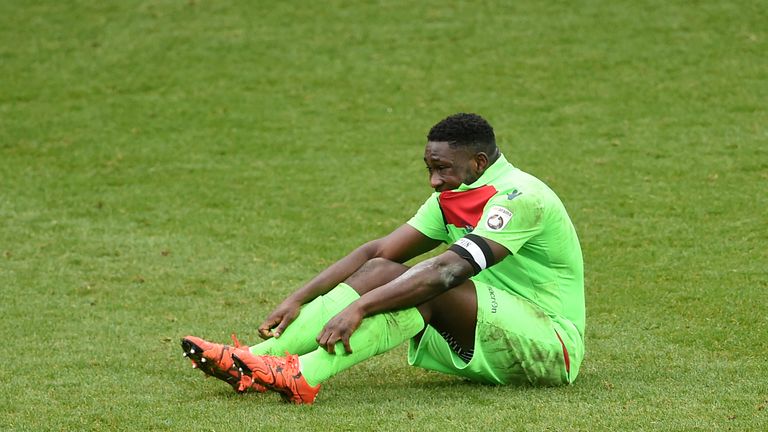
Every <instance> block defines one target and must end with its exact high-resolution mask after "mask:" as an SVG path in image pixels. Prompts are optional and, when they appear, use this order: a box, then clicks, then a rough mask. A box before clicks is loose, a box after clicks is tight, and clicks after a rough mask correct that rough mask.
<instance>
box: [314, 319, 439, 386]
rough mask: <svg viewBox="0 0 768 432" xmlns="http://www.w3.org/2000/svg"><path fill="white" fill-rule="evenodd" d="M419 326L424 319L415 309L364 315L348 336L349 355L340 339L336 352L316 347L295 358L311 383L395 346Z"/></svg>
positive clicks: (317, 382)
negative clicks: (359, 323)
mask: <svg viewBox="0 0 768 432" xmlns="http://www.w3.org/2000/svg"><path fill="white" fill-rule="evenodd" d="M423 328H424V318H422V316H421V314H420V313H419V311H418V309H416V308H409V309H405V310H401V311H397V312H386V313H381V314H377V315H374V316H371V317H368V318H365V319H364V320H363V322H362V324H361V325H360V327H359V328H358V329H357V330H356V331H355V332H354V333H353V334H352V337H351V338H350V339H349V344H350V346H351V347H352V353H351V354H347V353H346V351H344V345H343V344H342V343H341V342H339V343H338V344H336V354H328V352H327V351H325V350H324V349H323V348H317V349H316V350H314V351H312V352H310V353H308V354H304V355H302V356H301V357H299V365H300V366H301V373H302V375H304V379H306V380H307V383H308V384H309V385H311V386H315V385H317V384H320V383H321V382H323V381H325V380H327V379H328V378H330V377H332V376H334V375H336V374H337V373H339V372H341V371H343V370H345V369H348V368H350V367H352V366H353V365H355V364H357V363H360V362H362V361H363V360H367V359H369V358H371V357H373V356H375V355H377V354H381V353H384V352H387V351H389V350H391V349H392V348H395V347H396V346H398V345H400V344H401V343H403V342H405V341H407V340H408V339H410V338H412V337H413V336H415V335H416V334H417V333H419V332H420V331H421V330H422V329H423Z"/></svg>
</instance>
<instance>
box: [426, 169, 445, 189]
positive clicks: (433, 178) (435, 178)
mask: <svg viewBox="0 0 768 432" xmlns="http://www.w3.org/2000/svg"><path fill="white" fill-rule="evenodd" d="M443 183H444V182H443V179H442V178H440V176H439V175H437V173H433V174H432V175H430V176H429V184H430V185H431V186H432V189H437V188H438V187H440V186H442V184H443Z"/></svg>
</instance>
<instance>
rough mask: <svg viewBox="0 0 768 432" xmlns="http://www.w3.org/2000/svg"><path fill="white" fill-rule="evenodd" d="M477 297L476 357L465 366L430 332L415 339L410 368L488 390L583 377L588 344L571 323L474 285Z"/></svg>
mask: <svg viewBox="0 0 768 432" xmlns="http://www.w3.org/2000/svg"><path fill="white" fill-rule="evenodd" d="M473 282H474V284H475V290H476V292H477V327H476V329H475V347H474V355H473V356H472V360H471V361H470V362H469V363H466V362H464V360H462V359H461V358H460V357H459V356H458V355H457V354H456V353H455V352H453V350H451V348H450V347H449V346H448V343H447V342H446V341H445V339H443V337H442V336H441V335H440V333H438V331H437V330H436V329H435V328H433V327H431V326H427V328H426V330H425V331H424V334H423V335H422V337H421V338H420V339H419V340H418V341H416V340H415V339H411V342H410V346H409V349H408V363H409V364H411V365H412V366H419V367H422V368H425V369H431V370H435V371H438V372H443V373H448V374H453V375H459V376H462V377H465V378H469V379H470V380H473V381H478V382H482V383H488V384H526V383H527V384H533V385H561V384H568V383H570V382H572V381H573V380H574V379H575V378H576V375H578V370H579V366H580V365H581V360H582V359H583V356H584V344H583V342H582V339H581V336H580V335H579V333H578V331H577V330H576V327H575V326H573V324H571V323H570V322H569V321H567V320H565V319H562V320H558V319H553V318H551V317H550V316H548V315H547V314H546V313H545V312H544V311H543V310H542V309H540V308H539V307H538V306H536V305H534V304H533V303H531V302H530V301H528V300H526V299H524V298H522V297H520V296H517V295H515V294H512V293H510V292H508V291H504V290H501V289H498V288H494V287H492V286H490V285H488V284H486V283H483V282H477V281H473Z"/></svg>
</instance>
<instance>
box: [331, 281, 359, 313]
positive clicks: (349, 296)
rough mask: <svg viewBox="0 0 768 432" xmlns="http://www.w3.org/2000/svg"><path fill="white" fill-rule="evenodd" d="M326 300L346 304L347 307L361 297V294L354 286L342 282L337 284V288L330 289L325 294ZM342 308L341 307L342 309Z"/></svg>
mask: <svg viewBox="0 0 768 432" xmlns="http://www.w3.org/2000/svg"><path fill="white" fill-rule="evenodd" d="M323 297H324V298H325V300H327V301H330V302H333V303H336V304H341V305H344V307H347V306H348V305H349V304H350V303H352V302H353V301H355V300H357V299H359V298H360V294H358V293H357V291H355V289H354V288H352V287H351V286H349V285H347V284H346V283H344V282H342V283H340V284H338V285H336V288H334V289H332V290H330V291H328V293H326V294H325V295H324V296H323ZM340 310H341V309H340Z"/></svg>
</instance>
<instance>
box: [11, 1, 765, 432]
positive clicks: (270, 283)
mask: <svg viewBox="0 0 768 432" xmlns="http://www.w3.org/2000/svg"><path fill="white" fill-rule="evenodd" d="M412 3H413V2H358V3H349V2H339V1H330V2H282V3H277V4H269V5H266V4H253V3H250V2H202V1H194V0H190V1H180V0H179V1H170V0H169V1H124V2H87V1H70V2H53V1H34V2H22V1H14V0H11V1H5V2H2V3H0V77H2V79H0V179H1V182H0V220H2V223H1V224H0V296H1V297H0V298H1V300H2V301H1V302H0V316H2V319H1V320H0V334H1V335H2V336H3V346H4V348H3V350H2V355H3V361H2V362H1V363H2V366H0V393H2V394H3V399H4V402H3V403H2V404H0V429H3V430H30V431H33V430H34V431H38V430H211V431H213V430H233V429H242V428H249V429H257V430H279V431H286V430H318V429H323V430H435V431H444V430H448V429H449V428H456V429H465V430H674V431H677V430H755V431H759V430H765V429H767V428H768V384H767V382H768V381H766V378H765V377H766V375H768V366H766V358H768V336H767V335H768V323H767V322H766V316H768V294H767V293H768V252H766V244H768V216H767V215H768V211H767V210H766V209H768V193H766V191H768V127H767V126H766V125H768V109H767V108H766V100H768V55H767V54H768V32H767V31H766V29H768V12H766V11H767V9H766V8H765V7H762V6H761V5H759V4H758V3H756V2H749V1H732V2H725V1H707V2H694V3H691V2H681V1H673V2H668V1H665V2H662V1H639V2H629V1H620V2H608V1H580V2H575V3H569V2H535V1H521V2H513V3H509V2H483V3H482V4H469V3H459V2H455V3H452V2H451V3H446V2H436V1H429V2H418V3H417V4H412ZM457 111H473V112H478V113H480V114H482V115H484V116H485V117H486V118H488V119H489V121H490V122H491V123H492V124H493V125H494V126H495V128H496V131H497V135H498V140H499V143H500V146H501V148H502V150H503V151H504V152H505V154H506V155H507V157H508V158H509V159H510V160H511V161H512V162H513V163H514V164H516V165H518V166H519V167H521V168H523V169H524V170H527V171H529V172H531V173H533V174H535V175H537V176H539V177H540V178H542V179H543V180H545V181H546V182H548V183H549V184H550V186H552V187H553V188H554V189H555V190H556V191H557V192H558V194H559V195H560V197H561V198H562V199H563V201H564V202H565V203H566V206H567V207H568V208H569V210H570V213H571V216H572V218H573V220H574V223H575V224H576V227H577V230H578V231H579V234H580V237H581V239H582V247H583V249H584V254H585V267H586V274H587V307H588V309H587V314H588V315H587V357H586V360H585V363H584V366H583V369H582V374H581V376H580V377H579V379H578V380H577V381H576V383H575V384H574V385H573V386H571V387H568V388H560V389H536V388H514V387H504V388H495V387H486V386H477V385H472V384H467V383H464V382H462V381H459V380H456V379H454V378H449V377H444V376H441V375H438V374H434V373H429V372H425V371H421V370H417V369H414V368H408V367H407V366H406V365H405V360H404V353H405V351H404V349H403V348H399V349H396V350H395V351H393V352H390V353H387V354H385V355H382V356H379V357H377V358H375V359H372V360H371V361H369V362H367V363H364V364H362V365H359V366H358V367H356V368H353V369H352V370H350V371H348V372H347V373H344V374H342V375H339V376H337V377H334V378H333V379H331V380H330V381H329V382H328V383H327V384H326V385H325V388H324V390H323V391H322V392H321V394H320V397H319V399H318V403H317V404H316V405H314V406H311V407H292V406H287V405H283V404H281V403H280V402H279V398H278V397H276V396H274V395H246V396H245V397H241V396H237V395H235V394H233V393H232V392H231V390H230V389H229V388H228V387H227V386H225V385H222V384H220V383H218V382H214V381H213V380H208V381H204V380H203V379H202V378H201V376H200V374H199V373H196V371H192V370H190V369H189V364H188V363H187V362H186V361H184V360H183V359H182V358H181V350H180V348H179V346H178V339H179V337H181V336H183V335H185V334H189V333H191V334H197V335H200V336H203V337H206V338H210V339H215V340H226V339H227V337H228V335H229V333H230V332H231V331H236V332H237V333H238V335H239V336H240V338H241V340H243V341H244V342H254V341H256V332H255V328H256V326H257V325H258V323H259V322H260V321H261V319H262V318H263V317H264V316H265V314H266V313H268V311H269V310H270V308H271V307H272V306H273V305H275V304H276V303H277V302H279V301H280V300H281V299H282V298H283V297H284V296H285V295H286V294H287V293H289V292H290V291H291V290H293V289H294V288H295V287H296V286H297V285H298V284H300V283H301V282H302V281H305V280H307V279H308V278H310V277H311V276H312V275H313V274H315V273H316V272H318V271H319V270H321V269H322V268H323V267H324V266H326V265H328V264H330V263H331V262H333V261H334V260H335V259H337V258H338V257H340V256H342V255H343V254H345V253H346V252H347V251H349V250H350V249H351V248H353V247H355V246H356V245H358V244H360V243H362V242H364V241H365V240H367V239H370V238H373V237H375V236H379V235H382V234H385V233H387V232H389V231H390V230H391V229H393V228H394V227H396V226H398V225H399V224H400V223H402V222H403V221H404V220H406V219H407V218H408V217H410V215H411V214H412V213H413V212H414V211H415V210H416V208H417V207H418V205H419V204H420V203H421V202H422V201H423V200H424V198H425V197H426V196H427V194H428V193H429V192H430V190H429V187H428V184H427V179H426V174H425V173H424V170H423V166H422V165H423V162H422V161H421V155H422V151H423V144H424V136H425V134H426V132H427V130H428V128H429V127H430V126H431V125H432V124H434V123H435V122H436V121H438V120H440V119H441V118H443V117H444V116H446V115H448V114H451V113H453V112H457Z"/></svg>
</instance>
